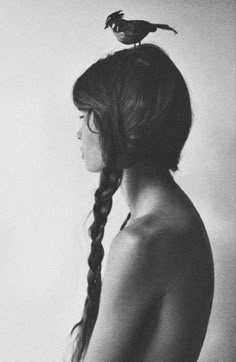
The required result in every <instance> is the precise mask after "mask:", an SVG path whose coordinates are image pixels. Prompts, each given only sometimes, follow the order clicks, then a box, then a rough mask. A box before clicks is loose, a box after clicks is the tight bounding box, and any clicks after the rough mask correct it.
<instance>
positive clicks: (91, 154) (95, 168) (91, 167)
mask: <svg viewBox="0 0 236 362" xmlns="http://www.w3.org/2000/svg"><path fill="white" fill-rule="evenodd" d="M79 118H80V120H81V121H82V125H81V127H80V129H79V131H78V132H77V138H78V139H79V140H80V141H81V148H80V150H81V152H82V158H83V159H84V161H85V165H86V168H87V170H88V171H91V172H100V171H101V170H102V169H103V167H104V166H105V165H104V162H103V159H102V152H101V146H100V141H99V134H98V130H97V128H96V127H95V124H94V114H93V112H91V113H89V112H87V111H79ZM88 124H89V127H90V129H91V130H90V129H89V128H88ZM94 132H96V133H94Z"/></svg>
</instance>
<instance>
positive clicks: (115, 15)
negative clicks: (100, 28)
mask: <svg viewBox="0 0 236 362" xmlns="http://www.w3.org/2000/svg"><path fill="white" fill-rule="evenodd" d="M123 17H124V13H123V12H122V10H118V11H115V12H114V13H112V14H110V15H108V17H107V19H106V23H105V28H104V29H106V28H108V26H111V25H112V24H113V23H114V21H116V20H118V19H122V18H123Z"/></svg>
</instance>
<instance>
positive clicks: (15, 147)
mask: <svg viewBox="0 0 236 362" xmlns="http://www.w3.org/2000/svg"><path fill="white" fill-rule="evenodd" d="M116 10H123V11H124V12H125V15H126V18H127V19H135V18H136V19H145V20H149V21H151V22H157V23H158V22H159V23H167V24H169V25H170V26H176V29H177V30H178V32H179V34H178V35H177V36H174V34H173V33H172V32H164V31H161V30H160V31H158V32H156V33H153V34H150V35H149V36H148V37H147V38H146V40H145V41H147V42H154V43H156V44H159V45H160V46H161V47H163V48H164V49H165V50H166V51H167V52H168V53H169V55H170V56H171V58H172V59H173V60H174V62H175V63H176V65H177V66H178V67H179V68H180V70H181V71H182V73H183V75H184V77H185V79H186V81H187V83H188V86H189V90H190V93H191V97H192V103H193V110H194V126H193V129H192V132H191V136H190V137H189V139H188V142H187V144H186V147H185V148H184V152H183V157H182V162H181V164H180V171H179V172H178V174H177V175H176V179H177V180H178V181H179V183H180V184H181V186H182V187H183V188H184V190H185V191H186V192H187V193H188V195H189V196H190V197H191V198H192V200H193V202H194V204H195V205H196V207H197V209H198V211H199V213H200V214H201V216H202V218H203V220H204V222H205V225H206V228H207V230H208V233H209V237H210V240H211V244H212V249H213V254H214V260H215V274H216V288H215V298H214V304H213V310H212V315H211V319H210V324H209V328H208V333H207V337H206V340H205V343H204V347H203V349H202V353H201V358H200V361H201V362H223V361H226V362H229V361H232V362H233V361H234V357H233V354H234V352H235V350H234V348H235V347H234V345H233V337H234V334H235V305H234V301H235V287H234V283H235V280H234V279H235V259H236V257H235V222H234V219H235V123H234V122H235V3H234V1H217V0H215V1H213V0H212V1H209V0H206V1H204V0H194V1H192V0H190V1H184V0H180V1H175V0H159V1H154V0H152V1H144V0H142V1H140V0H136V1H132V0H126V1H123V0H121V1H113V0H110V1H108V0H103V1H81V0H67V1H59V0H48V1H36V0H31V1H30V0H18V1H17V0H11V1H3V0H1V1H0V49H1V57H0V99H1V106H0V128H1V129H0V197H1V202H0V285H1V288H0V320H1V323H0V344H1V361H2V362H8V361H12V362H23V361H24V362H42V361H44V362H58V361H62V360H63V359H64V360H66V358H67V357H66V355H67V352H69V348H70V346H69V342H70V341H69V338H68V334H69V331H70V329H71V327H72V326H73V325H74V323H75V322H77V321H78V319H79V318H80V316H81V311H82V307H83V302H84V297H85V292H86V273H87V260H86V259H87V253H88V250H89V240H88V238H87V239H86V228H83V222H84V219H85V217H86V215H87V212H88V211H89V210H90V209H91V207H92V202H93V192H94V190H95V188H96V185H97V183H98V175H95V174H90V173H88V172H87V171H86V170H85V168H84V164H83V160H81V155H80V151H79V147H80V144H79V142H78V141H77V140H76V131H77V130H78V127H79V121H78V115H77V112H76V109H75V108H74V107H73V104H72V101H71V88H72V84H73V83H74V81H75V79H76V78H77V76H78V75H79V74H80V73H81V72H82V71H83V70H85V69H86V67H87V66H88V65H90V64H91V63H92V62H94V61H95V60H97V58H98V57H101V56H104V55H106V54H107V52H110V51H115V50H118V49H120V48H122V47H123V45H121V44H120V43H118V42H117V40H116V39H115V38H114V36H113V34H112V33H111V31H110V29H109V30H106V31H105V30H103V28H104V22H105V19H106V17H107V15H109V14H110V13H111V12H113V11H116ZM127 212H128V210H127V207H126V205H125V204H124V201H123V199H122V198H121V196H120V194H119V192H118V193H117V194H116V195H115V197H114V207H113V209H112V212H111V215H110V217H109V223H108V225H107V228H106V236H105V239H104V245H105V249H106V255H107V250H108V248H109V245H110V241H111V239H112V237H113V236H114V235H115V234H116V233H117V231H118V229H119V227H120V225H121V222H122V221H123V220H124V218H125V217H126V214H127ZM86 240H87V241H86ZM105 263H106V257H105V259H104V264H103V265H104V266H105Z"/></svg>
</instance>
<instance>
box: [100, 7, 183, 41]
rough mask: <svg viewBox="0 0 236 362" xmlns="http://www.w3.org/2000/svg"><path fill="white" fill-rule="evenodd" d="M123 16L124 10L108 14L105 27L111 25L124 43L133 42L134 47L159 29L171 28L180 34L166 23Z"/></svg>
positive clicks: (117, 36)
mask: <svg viewBox="0 0 236 362" xmlns="http://www.w3.org/2000/svg"><path fill="white" fill-rule="evenodd" d="M123 17H124V13H123V12H122V10H118V11H115V12H114V13H112V14H110V15H108V17H107V19H106V22H105V28H104V29H107V28H108V27H110V28H111V29H112V31H113V33H114V35H115V36H116V38H117V39H118V40H119V41H120V42H121V43H123V44H127V45H128V44H133V45H134V47H136V44H137V43H138V44H139V45H141V40H143V39H144V38H145V37H146V36H147V35H148V34H149V33H150V32H154V31H156V30H157V29H162V30H171V31H173V32H174V33H175V34H178V33H177V31H176V30H175V29H174V28H171V27H170V26H169V25H166V24H153V23H149V22H148V21H145V20H125V19H123Z"/></svg>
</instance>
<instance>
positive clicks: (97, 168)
mask: <svg viewBox="0 0 236 362" xmlns="http://www.w3.org/2000/svg"><path fill="white" fill-rule="evenodd" d="M86 168H87V170H88V171H89V172H95V173H98V172H101V171H102V169H103V168H104V165H88V164H86Z"/></svg>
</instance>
